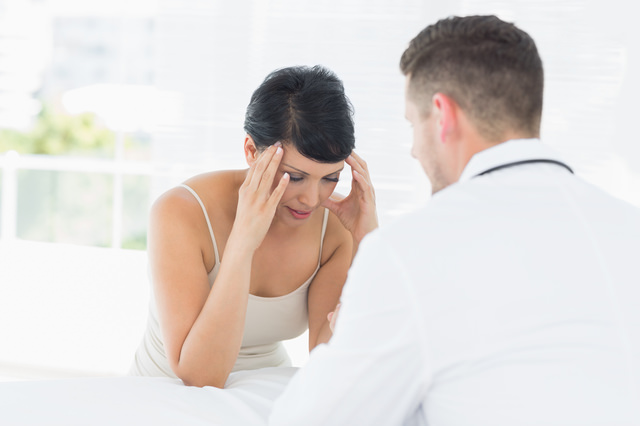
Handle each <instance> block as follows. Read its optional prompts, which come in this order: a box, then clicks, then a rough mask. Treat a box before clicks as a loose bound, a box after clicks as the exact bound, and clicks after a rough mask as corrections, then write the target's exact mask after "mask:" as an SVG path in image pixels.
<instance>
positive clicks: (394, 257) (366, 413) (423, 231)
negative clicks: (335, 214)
mask: <svg viewBox="0 0 640 426" xmlns="http://www.w3.org/2000/svg"><path fill="white" fill-rule="evenodd" d="M532 159H535V160H541V159H542V160H554V161H555V160H560V159H559V158H558V156H557V155H556V154H555V153H554V152H553V151H552V150H550V149H549V148H548V147H546V146H545V145H543V144H542V143H541V142H540V141H538V140H514V141H509V142H505V143H503V144H499V145H497V146H495V147H492V148H490V149H488V150H485V151H482V152H480V153H478V154H476V155H475V156H474V157H473V158H472V159H471V161H470V162H469V164H468V165H467V167H466V168H465V170H464V172H463V174H462V176H461V178H460V180H459V182H457V183H456V184H453V185H451V186H450V187H448V188H446V189H444V190H442V191H440V192H438V193H437V194H435V195H434V196H433V197H432V199H431V200H430V201H429V203H428V204H427V206H426V207H425V208H423V209H421V210H419V211H417V212H415V213H413V214H410V215H408V216H407V217H404V218H402V220H400V221H398V222H397V223H395V224H392V225H390V226H387V227H384V228H381V229H379V230H376V231H375V232H373V233H371V234H370V235H369V236H367V237H366V238H365V240H364V241H363V243H362V244H361V246H360V251H359V252H358V255H357V256H356V259H355V261H354V265H353V267H352V269H351V271H350V273H349V278H348V280H347V283H346V284H345V288H344V291H343V294H342V309H341V311H340V316H339V317H338V322H337V325H336V331H335V334H334V336H333V339H332V340H331V342H330V343H329V344H326V345H320V346H319V347H317V348H316V349H315V350H314V351H313V352H312V353H311V355H310V359H309V362H308V364H307V365H306V366H305V367H303V368H302V369H301V370H300V371H299V372H298V373H297V374H296V375H295V376H294V378H293V379H292V381H291V383H290V384H289V386H288V387H287V389H286V390H285V392H284V393H283V394H282V395H281V397H280V398H279V399H278V400H277V401H276V403H275V405H274V410H273V413H272V416H271V418H270V424H273V425H285V424H286V425H307V426H309V425H399V424H428V425H430V426H450V425H460V426H463V425H464V426H478V425H487V426H489V425H490V426H501V425H505V426H519V425H536V426H542V425H558V426H560V425H562V426H569V425H580V426H585V425H603V426H604V425H606V426H618V425H625V426H627V425H634V426H637V425H640V414H639V413H640V394H639V391H638V389H639V382H640V381H639V380H638V371H639V369H640V345H639V340H640V211H639V210H638V209H636V208H634V207H632V206H630V205H628V204H626V203H624V202H622V201H620V200H617V199H615V198H613V197H611V196H609V195H607V194H605V193H604V192H602V191H600V190H599V189H597V188H595V187H593V186H591V185H589V184H587V183H585V182H584V181H582V180H581V179H579V178H578V177H576V176H575V175H573V174H571V173H570V172H569V171H568V170H567V169H566V168H564V167H562V166H560V165H558V164H553V163H542V162H535V163H526V164H520V165H514V166H511V167H506V168H502V169H498V170H495V171H493V172H490V173H488V174H485V175H482V176H477V175H478V174H480V173H482V172H484V171H486V170H489V169H491V168H493V167H495V166H500V165H506V164H509V163H514V162H520V161H527V160H532Z"/></svg>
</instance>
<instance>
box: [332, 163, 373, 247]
mask: <svg viewBox="0 0 640 426" xmlns="http://www.w3.org/2000/svg"><path fill="white" fill-rule="evenodd" d="M346 163H347V164H348V165H349V166H350V167H351V174H352V175H353V179H352V180H351V192H349V195H347V196H346V197H344V198H342V199H339V198H337V196H336V195H335V194H334V195H332V196H331V197H330V198H328V199H327V200H326V201H325V202H324V203H323V206H324V207H326V208H328V209H329V210H331V211H332V212H333V213H334V214H335V215H336V216H338V218H339V219H340V222H342V225H343V226H344V227H345V228H347V229H348V230H349V232H351V235H352V236H353V241H354V244H355V245H356V246H357V245H358V244H360V241H362V239H363V238H364V236H365V235H367V234H368V233H369V232H371V231H373V230H374V229H376V228H377V227H378V215H377V213H376V196H375V192H374V189H373V185H372V184H371V178H370V177H369V169H368V168H367V163H366V162H365V161H364V160H363V159H362V158H360V156H359V155H358V154H356V153H355V152H352V153H351V155H350V156H349V157H348V158H347V160H346Z"/></svg>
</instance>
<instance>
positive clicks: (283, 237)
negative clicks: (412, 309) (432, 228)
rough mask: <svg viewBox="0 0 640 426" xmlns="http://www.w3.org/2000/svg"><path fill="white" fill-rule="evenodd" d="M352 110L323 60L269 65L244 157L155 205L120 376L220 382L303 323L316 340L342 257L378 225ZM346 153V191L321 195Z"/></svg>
mask: <svg viewBox="0 0 640 426" xmlns="http://www.w3.org/2000/svg"><path fill="white" fill-rule="evenodd" d="M352 115H353V112H352V108H351V104H350V102H349V100H348V99H347V97H346V96H345V94H344V88H343V85H342V82H341V81H340V80H339V79H338V78H337V77H336V76H335V75H334V74H333V73H332V72H331V71H329V70H327V69H324V68H322V67H319V66H316V67H313V68H308V67H292V68H285V69H281V70H277V71H275V72H273V73H271V74H270V75H269V76H267V78H266V79H265V81H264V82H263V83H262V85H261V86H260V87H259V88H258V89H257V90H256V91H255V92H254V93H253V96H252V98H251V102H250V104H249V106H248V107H247V112H246V117H245V125H244V129H245V131H246V133H247V135H246V137H245V141H244V155H245V158H246V161H247V163H248V165H249V169H248V170H229V171H220V172H213V173H207V174H203V175H199V176H195V177H193V178H191V179H189V180H187V181H186V182H185V184H183V185H180V186H178V187H176V188H173V189H171V190H169V191H168V192H166V193H165V194H163V195H162V196H161V197H160V198H159V199H158V200H157V201H156V202H155V203H154V205H153V207H152V210H151V217H150V225H149V236H148V239H149V240H148V254H149V264H150V272H151V280H152V284H153V294H154V301H153V303H152V304H151V309H150V318H149V323H148V328H147V331H146V333H145V336H144V339H143V342H142V344H141V346H140V348H139V349H138V351H137V353H136V360H135V363H134V366H133V368H132V374H137V375H148V376H168V377H178V378H180V379H182V380H183V382H184V383H185V384H187V385H194V386H216V387H220V388H221V387H223V386H224V384H225V381H226V380H227V378H228V376H229V374H230V373H231V372H232V371H237V370H245V369H255V368H262V367H274V366H285V365H289V364H290V361H289V358H288V355H287V353H286V350H285V349H284V347H283V345H282V344H281V341H282V340H286V339H291V338H294V337H296V336H298V335H300V334H302V333H303V332H304V331H305V330H306V329H307V327H308V329H309V350H311V349H313V348H314V347H315V346H316V345H318V344H320V343H323V342H327V341H328V340H329V338H330V337H331V329H330V324H329V321H328V320H327V318H328V315H329V313H331V312H332V311H333V310H334V309H335V307H336V304H337V302H338V299H339V297H340V292H341V290H342V286H343V284H344V281H345V279H346V275H347V271H348V268H349V266H350V264H351V260H352V256H353V254H354V253H355V250H356V249H357V246H358V244H359V242H360V240H361V239H362V237H363V236H364V235H365V234H366V233H367V232H368V231H369V230H371V229H372V228H374V227H375V226H377V219H376V214H375V203H374V193H373V188H372V186H371V185H370V183H369V175H368V171H367V167H366V164H365V163H364V162H363V161H362V160H361V159H360V158H359V157H358V156H357V155H356V154H354V153H352V150H353V148H354V141H355V138H354V126H353V120H352ZM345 162H346V163H347V164H348V165H349V166H350V167H351V170H352V175H353V180H352V188H351V192H350V194H349V196H347V197H346V198H344V199H333V198H330V196H331V195H332V193H333V191H334V188H335V186H336V184H337V183H338V179H339V176H340V172H341V171H342V169H343V168H344V163H345ZM323 207H326V208H323ZM328 209H330V210H331V211H332V212H333V213H330V212H329V210H328Z"/></svg>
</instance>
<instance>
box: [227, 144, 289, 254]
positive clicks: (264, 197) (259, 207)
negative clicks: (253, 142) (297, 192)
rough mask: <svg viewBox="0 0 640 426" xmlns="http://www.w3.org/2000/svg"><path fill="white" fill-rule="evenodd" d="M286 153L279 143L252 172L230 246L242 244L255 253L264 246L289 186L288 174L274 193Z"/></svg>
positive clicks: (243, 188)
mask: <svg viewBox="0 0 640 426" xmlns="http://www.w3.org/2000/svg"><path fill="white" fill-rule="evenodd" d="M282 153H283V151H282V145H281V144H280V142H276V143H275V144H274V145H272V146H270V147H269V148H267V149H266V150H265V151H264V152H263V153H262V154H261V155H260V156H259V157H258V159H257V160H256V162H255V163H253V165H252V166H251V167H250V168H249V172H248V173H247V177H246V178H245V180H244V182H243V183H242V186H240V190H239V194H238V208H237V210H236V218H235V220H234V222H233V227H232V229H231V235H230V236H229V242H230V243H232V244H233V242H236V243H239V244H241V245H243V246H244V247H245V248H246V249H247V250H250V251H251V252H253V251H255V250H256V249H257V248H258V247H259V246H260V244H261V243H262V240H263V239H264V237H265V235H266V234H267V231H268V230H269V226H271V222H272V221H273V217H274V215H275V211H276V208H277V206H278V203H279V202H280V199H281V198H282V194H284V191H285V189H286V187H287V184H288V183H289V174H288V173H285V174H284V175H283V176H282V178H281V179H280V181H279V182H278V185H277V186H276V187H275V189H273V190H272V187H273V183H274V178H275V176H276V172H277V170H278V165H279V164H280V161H281V160H282ZM238 248H239V247H235V249H238Z"/></svg>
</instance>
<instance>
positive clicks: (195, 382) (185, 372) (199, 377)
mask: <svg viewBox="0 0 640 426" xmlns="http://www.w3.org/2000/svg"><path fill="white" fill-rule="evenodd" d="M172 369H173V372H174V374H175V375H176V376H178V378H179V379H180V380H182V383H184V384H185V386H193V387H198V388H202V387H205V386H212V387H216V388H219V389H223V388H224V385H225V383H226V382H227V378H228V377H229V374H228V373H227V374H224V373H223V372H209V373H208V374H207V373H205V372H203V371H201V370H200V369H190V368H185V366H181V365H176V366H172Z"/></svg>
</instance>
